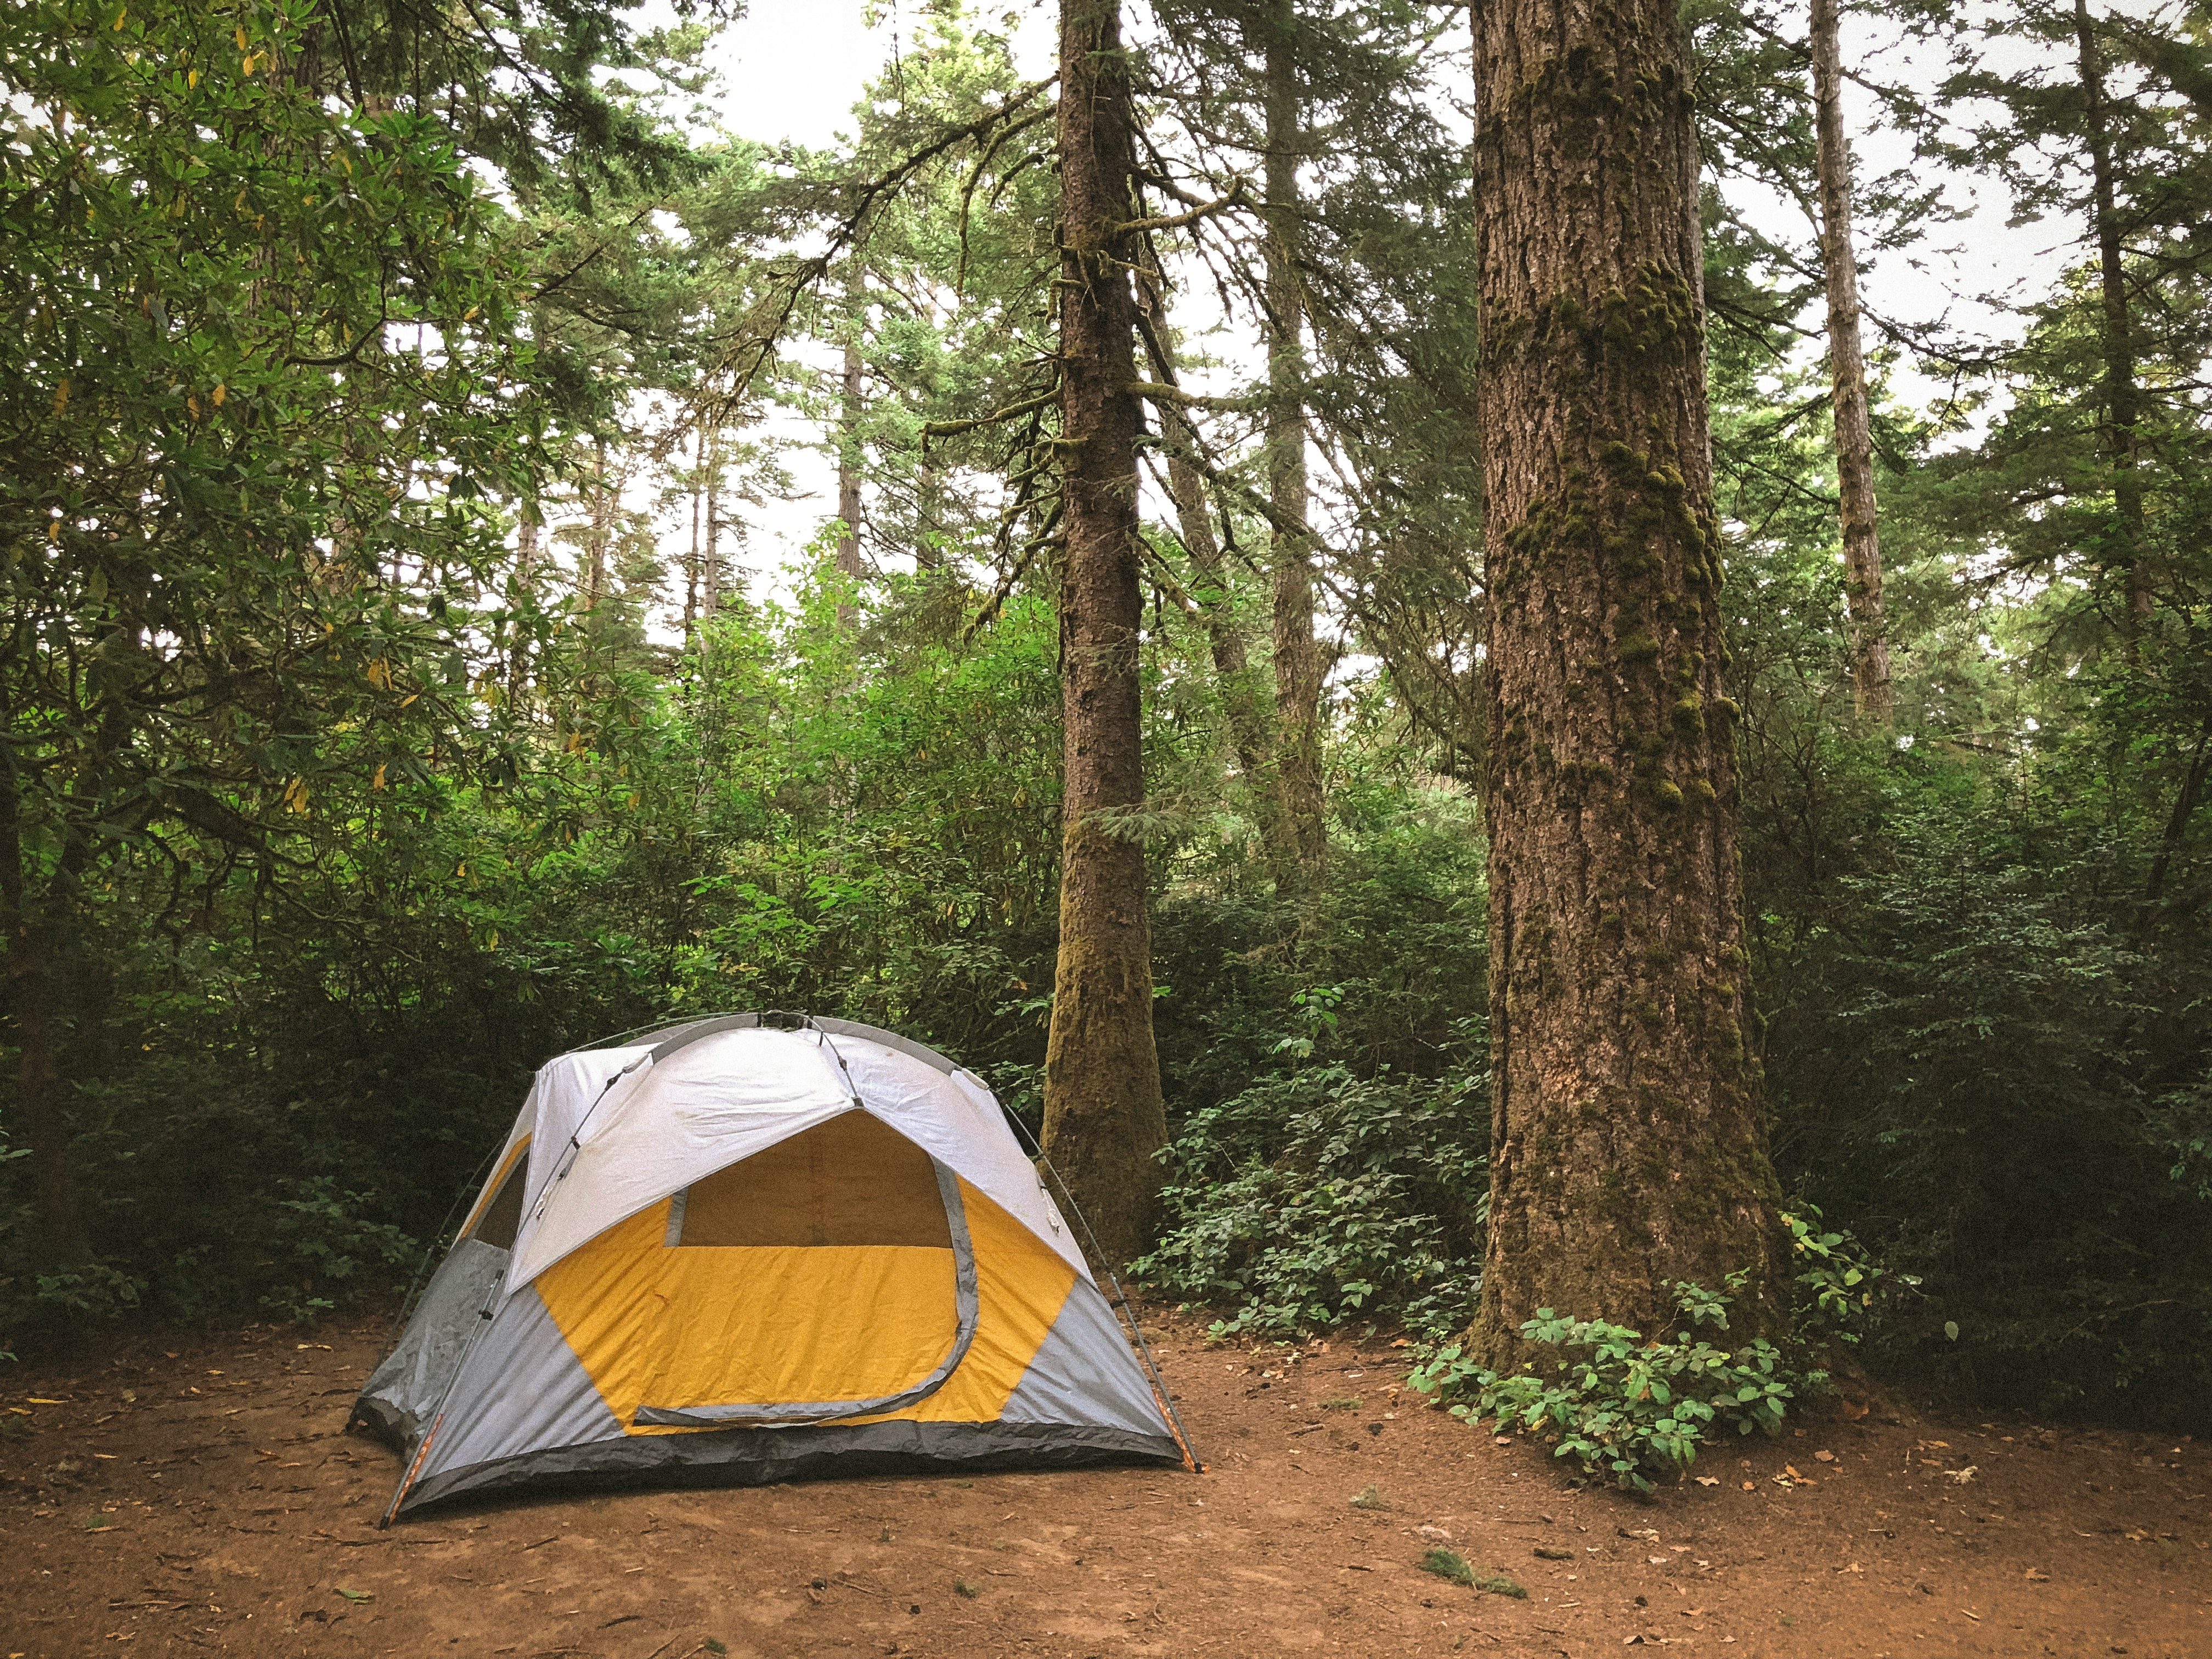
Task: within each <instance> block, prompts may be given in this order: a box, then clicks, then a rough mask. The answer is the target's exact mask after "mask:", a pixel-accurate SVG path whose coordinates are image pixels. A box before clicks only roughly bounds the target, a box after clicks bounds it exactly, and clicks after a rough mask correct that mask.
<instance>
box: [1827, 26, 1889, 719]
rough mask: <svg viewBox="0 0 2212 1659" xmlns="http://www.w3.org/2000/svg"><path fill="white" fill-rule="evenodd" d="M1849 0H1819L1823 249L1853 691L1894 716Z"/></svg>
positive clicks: (1866, 706)
mask: <svg viewBox="0 0 2212 1659" xmlns="http://www.w3.org/2000/svg"><path fill="white" fill-rule="evenodd" d="M1840 9H1841V6H1840V3H1839V0H1813V19H1812V21H1813V28H1812V52H1813V106H1814V140H1815V150H1816V156H1817V162H1816V165H1817V167H1818V170H1819V172H1820V258H1821V263H1822V264H1823V266H1824V267H1825V272H1824V274H1825V276H1826V284H1827V290H1828V375H1829V382H1830V385H1831V386H1832V391H1833V396H1834V403H1835V410H1836V494H1837V497H1838V501H1839V503H1840V508H1841V511H1840V513H1839V517H1840V519H1841V521H1842V526H1843V538H1844V605H1845V608H1846V610H1847V611H1848V613H1849V616H1850V629H1851V692H1852V696H1853V698H1854V700H1855V701H1856V702H1857V705H1858V711H1859V713H1860V714H1862V715H1863V716H1864V717H1865V718H1866V719H1867V720H1870V721H1872V722H1874V723H1875V725H1877V726H1888V725H1889V724H1890V723H1891V720H1892V719H1893V714H1894V702H1893V696H1892V694H1891V690H1890V684H1889V624H1888V620H1887V615H1886V613H1885V611H1884V608H1883V605H1882V596H1881V532H1880V528H1879V525H1880V520H1879V517H1878V515H1877V513H1876V511H1875V492H1874V430H1873V427H1872V424H1871V423H1870V422H1869V420H1868V417H1867V386H1866V354H1865V352H1864V350H1863V348H1862V346H1861V344H1860V340H1859V270H1858V254H1857V248H1856V247H1855V246H1853V239H1852V236H1851V147H1850V139H1849V138H1848V137H1845V136H1844V54H1843V41H1842V39H1841V30H1840V27H1839V24H1838V16H1837V14H1838V11H1839V10H1840Z"/></svg>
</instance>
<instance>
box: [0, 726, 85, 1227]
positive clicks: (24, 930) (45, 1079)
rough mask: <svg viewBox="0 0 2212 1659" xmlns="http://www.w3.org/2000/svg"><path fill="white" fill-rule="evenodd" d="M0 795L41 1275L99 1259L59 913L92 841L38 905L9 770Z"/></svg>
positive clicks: (19, 1067)
mask: <svg viewBox="0 0 2212 1659" xmlns="http://www.w3.org/2000/svg"><path fill="white" fill-rule="evenodd" d="M5 784H6V788H5V792H4V794H0V937H4V938H5V939H6V941H7V952H8V954H7V958H6V962H7V995H8V1010H9V1013H10V1014H12V1015H13V1016H14V1021H15V1045H16V1052H15V1116H16V1119H17V1122H18V1124H19V1125H20V1137H19V1139H20V1141H21V1145H23V1146H27V1148H28V1149H29V1151H30V1154H31V1158H30V1164H31V1217H30V1221H31V1225H30V1239H29V1255H30V1259H31V1261H32V1262H33V1264H34V1265H35V1266H38V1267H47V1268H68V1267H82V1265H84V1264H85V1263H86V1262H88V1261H91V1260H92V1241H91V1237H90V1235H89V1233H88V1231H87V1229H86V1226H85V1221H84V1208H83V1206H82V1203H81V1202H80V1200H79V1196H78V1193H77V1188H76V1178H75V1176H73V1174H72V1173H71V1159H70V1121H69V1108H68V1103H67V1101H68V1092H67V1086H66V1085H64V1083H63V1081H62V1073H61V1060H60V1054H59V1046H60V1036H59V1024H60V1018H61V1004H62V1001H63V987H64V984H65V982H66V975H64V972H63V969H62V962H63V956H64V951H63V940H64V928H63V927H61V926H59V925H58V923H57V921H56V919H55V917H54V915H52V910H53V908H54V907H55V906H57V905H59V904H65V903H67V902H70V901H69V898H68V896H67V895H68V892H69V890H70V889H73V888H74V887H75V886H76V883H77V881H78V879H79V878H81V876H82V872H83V866H84V862H85V860H84V848H85V842H84V840H83V837H82V835H77V836H70V839H69V841H68V842H67V844H66V847H65V850H64V854H63V857H62V859H61V860H59V867H58V869H57V870H56V871H55V872H54V877H53V879H52V884H51V885H52V891H51V892H50V893H49V894H48V896H47V901H46V903H44V904H41V903H40V902H38V901H37V900H35V899H33V898H32V897H31V896H29V895H27V892H26V890H25V884H24V880H23V837H22V826H21V817H20V816H19V808H18V805H17V803H18V800H19V799H20V795H19V791H18V781H17V779H16V777H15V772H14V768H13V767H10V768H9V775H8V777H7V779H6V780H5Z"/></svg>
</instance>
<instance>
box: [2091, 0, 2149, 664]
mask: <svg viewBox="0 0 2212 1659" xmlns="http://www.w3.org/2000/svg"><path fill="white" fill-rule="evenodd" d="M2074 33H2075V39H2076V40H2077V41H2078V42H2079V43H2080V46H2081V103H2082V119H2083V125H2085V127H2086V128H2087V137H2088V140H2089V174H2090V185H2091V210H2092V216H2093V220H2094V222H2095V230H2096V233H2097V274H2098V277H2099V283H2100V288H2101V289H2102V298H2103V301H2104V317H2103V329H2102V332H2103V336H2104V339H2103V347H2104V357H2105V442H2106V447H2107V448H2108V449H2109V451H2110V453H2111V455H2112V506H2113V508H2114V513H2115V516H2116V518H2117V519H2118V524H2117V525H2116V526H2115V529H2116V530H2117V532H2118V533H2117V535H2116V537H2115V538H2114V539H2115V540H2116V541H2117V542H2118V544H2119V545H2118V547H2116V548H2114V549H2113V550H2112V556H2111V559H2110V562H2112V563H2116V564H2119V565H2121V566H2123V567H2124V568H2125V570H2126V572H2127V584H2128V586H2127V617H2126V621H2125V623H2124V626H2125V628H2126V629H2127V630H2128V632H2129V633H2130V634H2133V633H2134V632H2135V631H2136V629H2137V628H2138V627H2140V626H2141V625H2142V623H2143V622H2145V621H2146V620H2148V617H2149V616H2150V605H2151V599H2150V573H2149V571H2148V569H2146V568H2144V560H2143V546H2142V543H2143V495H2142V477H2140V476H2139V475H2138V474H2137V472H2136V423H2137V422H2138V421H2139V420H2140V418H2141V415H2142V392H2141V391H2140V390H2139V389H2138V387H2137V386H2136V347H2135V326H2134V319H2133V318H2132V316H2131V314H2130V309H2129V306H2128V273H2127V266H2126V264H2124V261H2123V259H2122V257H2121V249H2120V221H2119V215H2118V211H2117V210H2116V209H2115V207H2114V205H2113V197H2114V185H2113V182H2112V113H2111V111H2110V110H2109V109H2108V108H2107V107H2106V101H2105V66H2104V60H2103V57H2102V55H2101V54H2100V52H2098V50H2097V32H2096V26H2095V24H2094V23H2093V22H2092V21H2091V20H2090V16H2089V6H2088V0H2074Z"/></svg>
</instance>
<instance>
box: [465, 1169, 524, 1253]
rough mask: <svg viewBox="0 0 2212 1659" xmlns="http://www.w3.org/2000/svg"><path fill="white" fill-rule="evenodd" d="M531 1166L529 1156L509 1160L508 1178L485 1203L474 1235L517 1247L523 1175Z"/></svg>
mask: <svg viewBox="0 0 2212 1659" xmlns="http://www.w3.org/2000/svg"><path fill="white" fill-rule="evenodd" d="M529 1168H530V1160H529V1158H526V1157H523V1156H520V1155H517V1156H516V1157H514V1158H513V1160H512V1161H511V1162H510V1163H509V1164H508V1165H507V1179H506V1180H504V1181H502V1182H500V1183H499V1190H498V1191H497V1192H496V1193H495V1194H492V1200H491V1202H490V1203H489V1204H487V1205H485V1206H483V1213H482V1214H480V1215H478V1216H477V1223H476V1225H475V1226H473V1227H471V1228H470V1229H469V1232H468V1236H469V1237H471V1238H473V1239H475V1240H477V1242H478V1243H483V1244H489V1245H491V1246H493V1247H494V1248H495V1249H501V1250H511V1249H513V1248H514V1235H515V1232H516V1231H517V1230H518V1229H519V1228H520V1226H521V1225H522V1188H523V1176H524V1175H525V1174H526V1172H527V1171H528V1170H529Z"/></svg>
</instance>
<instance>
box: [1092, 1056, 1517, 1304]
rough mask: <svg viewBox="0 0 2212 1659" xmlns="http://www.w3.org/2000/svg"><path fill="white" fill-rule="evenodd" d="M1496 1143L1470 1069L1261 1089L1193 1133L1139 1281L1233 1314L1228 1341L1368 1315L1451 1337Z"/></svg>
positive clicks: (1210, 1115)
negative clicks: (1489, 1148)
mask: <svg viewBox="0 0 2212 1659" xmlns="http://www.w3.org/2000/svg"><path fill="white" fill-rule="evenodd" d="M1291 1052H1293V1053H1295V1052H1297V1051H1296V1050H1295V1049H1293V1050H1292V1051H1291ZM1488 1136H1489V1104H1488V1098H1487V1094H1486V1085H1485V1083H1484V1081H1483V1079H1481V1078H1480V1076H1479V1075H1477V1074H1474V1073H1469V1072H1467V1071H1464V1070H1460V1071H1454V1072H1451V1073H1447V1074H1446V1075H1444V1076H1443V1077H1441V1078H1434V1079H1430V1078H1417V1077H1407V1076H1404V1075H1401V1074H1398V1073H1392V1072H1389V1071H1387V1070H1386V1071H1383V1072H1382V1073H1378V1074H1377V1075H1376V1076H1373V1077H1367V1078H1361V1077H1357V1076H1354V1075H1353V1074H1352V1073H1351V1072H1350V1071H1348V1070H1347V1069H1346V1068H1345V1067H1344V1066H1336V1065H1330V1066H1313V1067H1310V1068H1307V1069H1304V1070H1300V1071H1297V1072H1293V1073H1290V1074H1288V1075H1286V1076H1278V1077H1271V1078H1265V1079H1261V1080H1260V1081H1259V1082H1256V1083H1255V1084H1253V1085H1251V1086H1250V1087H1249V1088H1247V1089H1246V1090H1244V1091H1243V1092H1242V1093H1240V1094H1237V1095H1236V1096H1234V1097H1231V1098H1230V1099H1228V1100H1225V1101H1224V1102H1222V1103H1220V1104H1219V1105H1218V1106H1212V1107H1208V1108H1206V1109H1202V1110H1200V1111H1198V1112H1195V1113H1194V1114H1192V1115H1191V1116H1190V1117H1189V1118H1188V1119H1187V1120H1186V1121H1185V1122H1184V1123H1183V1125H1182V1132H1181V1133H1180V1134H1178V1135H1177V1137H1176V1140H1175V1142H1174V1144H1173V1145H1172V1146H1170V1149H1169V1152H1168V1158H1169V1160H1170V1165H1171V1168H1172V1171H1173V1173H1172V1174H1171V1175H1170V1179H1169V1184H1168V1187H1167V1190H1166V1192H1165V1194H1164V1206H1165V1211H1166V1221H1165V1225H1164V1230H1163V1234H1162V1237H1161V1239H1160V1243H1159V1245H1158V1248H1157V1249H1154V1250H1153V1251H1152V1254H1151V1255H1147V1256H1145V1257H1142V1258H1140V1259H1139V1261H1136V1262H1134V1263H1133V1264H1132V1268H1131V1271H1132V1272H1133V1273H1134V1274H1135V1275H1136V1277H1137V1278H1138V1279H1139V1281H1140V1282H1141V1283H1143V1284H1145V1285H1148V1286H1150V1287H1152V1289H1154V1290H1156V1291H1162V1292H1164V1293H1165V1294H1167V1295H1170V1296H1178V1297H1186V1298H1188V1300H1191V1301H1194V1302H1203V1303H1210V1304H1216V1305H1222V1304H1226V1305H1227V1306H1229V1307H1231V1309H1233V1311H1232V1312H1231V1313H1229V1314H1228V1315H1227V1316H1225V1317H1224V1318H1223V1319H1221V1320H1220V1321H1218V1322H1217V1323H1216V1324H1215V1326H1214V1330H1215V1332H1216V1333H1217V1334H1231V1333H1234V1334H1250V1335H1255V1336H1267V1337H1290V1336H1295V1335H1297V1334H1299V1333H1301V1332H1304V1331H1309V1330H1315V1329H1322V1328H1328V1327H1330V1326H1334V1325H1338V1324H1341V1323H1343V1322H1345V1321H1346V1320H1348V1319H1351V1318H1353V1317H1355V1316H1365V1317H1368V1318H1379V1317H1385V1316H1387V1317H1391V1318H1395V1319H1399V1320H1402V1321H1403V1322H1405V1323H1406V1324H1407V1326H1409V1327H1410V1328H1413V1329H1414V1330H1416V1331H1419V1332H1421V1333H1424V1334H1441V1333H1443V1331H1446V1330H1449V1329H1450V1328H1453V1327H1454V1326H1455V1325H1457V1324H1458V1323H1460V1322H1462V1321H1463V1320H1464V1319H1465V1318H1466V1316H1467V1314H1468V1310H1470V1309H1471V1308H1472V1307H1473V1306H1474V1293H1475V1289H1476V1286H1477V1284H1478V1279H1477V1275H1478V1273H1480V1267H1481V1229H1482V1222H1483V1210H1484V1206H1485V1199H1486V1192H1487V1188H1488V1184H1489V1176H1488V1168H1487V1158H1486V1152H1485V1151H1484V1148H1485V1147H1486V1144H1487V1140H1488Z"/></svg>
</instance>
